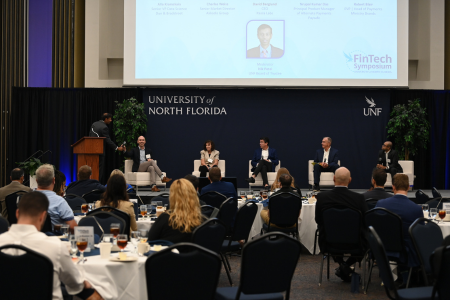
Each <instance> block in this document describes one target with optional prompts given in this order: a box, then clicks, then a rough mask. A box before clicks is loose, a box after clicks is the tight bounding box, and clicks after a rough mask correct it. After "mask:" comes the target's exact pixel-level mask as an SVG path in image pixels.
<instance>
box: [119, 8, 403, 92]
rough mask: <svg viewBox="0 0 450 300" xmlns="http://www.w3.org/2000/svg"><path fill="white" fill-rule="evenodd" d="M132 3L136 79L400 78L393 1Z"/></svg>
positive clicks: (393, 80) (382, 83)
mask: <svg viewBox="0 0 450 300" xmlns="http://www.w3.org/2000/svg"><path fill="white" fill-rule="evenodd" d="M133 1H134V2H133V9H134V10H135V11H134V12H133V13H134V16H135V20H134V24H133V27H134V32H133V34H134V37H135V41H134V43H133V44H134V49H133V50H134V53H133V54H134V55H133V58H134V66H133V67H134V68H133V69H134V70H133V71H134V72H133V74H132V75H130V74H128V77H127V76H125V77H126V78H129V77H130V76H131V77H132V79H133V80H136V81H137V82H139V81H141V82H142V80H144V81H145V80H152V79H225V80H227V79H255V80H261V79H276V80H278V82H280V81H279V80H281V79H319V80H322V81H324V80H330V79H331V80H335V79H337V80H339V79H350V80H366V82H367V80H372V79H375V80H391V81H392V82H393V83H394V84H397V85H398V81H396V80H397V79H401V78H400V77H401V76H399V73H401V72H399V49H398V45H399V42H398V34H399V33H398V10H399V7H398V3H397V2H398V1H396V0H377V1H355V0H351V1H350V0H331V1H314V0H310V1H302V0H296V1H293V0H283V1H247V0H229V1H207V0H205V1H193V0H185V1H163V0H133ZM399 1H400V2H401V0H399ZM406 7H407V4H406ZM125 19H127V18H125ZM406 24H407V22H406ZM126 28H127V26H126ZM406 32H407V31H406ZM126 34H127V32H126ZM125 53H127V51H125ZM125 59H126V60H127V59H128V61H127V62H126V64H130V63H132V62H131V61H130V60H129V58H127V56H125ZM403 59H404V60H407V56H406V57H403ZM406 62H407V61H406ZM406 62H404V64H405V65H406ZM129 70H130V69H129ZM405 76H407V74H405ZM192 82H195V81H192ZM233 82H236V81H233ZM244 82H245V81H244ZM251 82H257V81H251ZM274 82H276V81H274ZM319 82H320V81H319ZM323 85H326V84H323ZM344 85H345V84H344ZM365 85H371V84H365ZM378 85H386V86H388V85H390V84H389V81H381V83H380V82H378Z"/></svg>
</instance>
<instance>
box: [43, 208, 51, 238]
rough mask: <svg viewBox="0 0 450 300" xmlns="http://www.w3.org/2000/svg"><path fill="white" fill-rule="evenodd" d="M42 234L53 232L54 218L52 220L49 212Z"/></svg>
mask: <svg viewBox="0 0 450 300" xmlns="http://www.w3.org/2000/svg"><path fill="white" fill-rule="evenodd" d="M41 232H44V233H45V232H53V226H52V218H50V214H49V213H48V212H47V217H46V218H45V222H44V225H42V228H41Z"/></svg>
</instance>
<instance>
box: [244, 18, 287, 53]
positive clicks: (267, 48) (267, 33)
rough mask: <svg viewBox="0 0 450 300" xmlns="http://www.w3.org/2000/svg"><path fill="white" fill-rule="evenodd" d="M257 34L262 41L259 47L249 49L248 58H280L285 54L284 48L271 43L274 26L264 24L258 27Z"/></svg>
mask: <svg viewBox="0 0 450 300" xmlns="http://www.w3.org/2000/svg"><path fill="white" fill-rule="evenodd" d="M257 36H258V39H259V42H260V45H259V46H258V47H255V48H252V49H249V50H247V58H249V57H250V58H254V57H259V58H280V57H282V56H283V54H284V50H283V49H280V48H277V47H274V46H272V45H271V44H270V40H271V39H272V27H270V26H269V25H267V24H262V25H260V26H259V27H258V32H257Z"/></svg>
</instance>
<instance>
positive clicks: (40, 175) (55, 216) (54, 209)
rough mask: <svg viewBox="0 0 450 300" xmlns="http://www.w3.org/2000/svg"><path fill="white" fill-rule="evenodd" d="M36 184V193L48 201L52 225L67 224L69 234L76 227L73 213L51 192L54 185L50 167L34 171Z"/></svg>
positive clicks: (53, 170) (45, 166)
mask: <svg viewBox="0 0 450 300" xmlns="http://www.w3.org/2000/svg"><path fill="white" fill-rule="evenodd" d="M36 182H37V185H38V188H37V191H38V192H41V193H43V194H44V195H45V196H47V199H48V201H49V203H50V204H49V207H48V214H49V215H50V218H51V219H52V224H53V225H54V224H64V223H65V224H67V225H69V227H70V232H73V228H74V227H75V226H77V222H75V219H74V216H73V211H72V209H71V208H70V206H69V204H68V203H67V201H66V200H65V199H64V198H63V197H61V196H58V195H56V193H55V192H54V191H53V186H54V185H55V169H54V168H53V166H52V165H49V164H45V165H42V166H40V167H39V168H38V169H37V170H36Z"/></svg>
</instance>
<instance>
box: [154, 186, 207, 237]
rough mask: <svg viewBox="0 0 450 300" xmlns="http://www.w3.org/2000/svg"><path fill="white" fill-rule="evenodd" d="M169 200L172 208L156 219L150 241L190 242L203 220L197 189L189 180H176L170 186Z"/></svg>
mask: <svg viewBox="0 0 450 300" xmlns="http://www.w3.org/2000/svg"><path fill="white" fill-rule="evenodd" d="M169 202H170V210H168V211H166V212H164V213H162V214H161V215H160V216H159V217H158V218H157V219H156V221H155V223H154V224H153V225H152V227H151V228H150V232H149V234H148V241H149V242H151V241H155V240H166V241H169V242H172V243H174V244H176V243H182V242H190V241H191V238H192V232H193V231H194V229H195V228H196V227H197V226H199V225H200V224H201V223H202V221H203V217H202V213H201V209H200V203H199V200H198V196H197V191H196V190H195V189H194V186H193V185H192V183H191V182H189V181H188V180H186V179H178V180H175V181H174V182H173V183H172V185H171V186H170V196H169Z"/></svg>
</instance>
